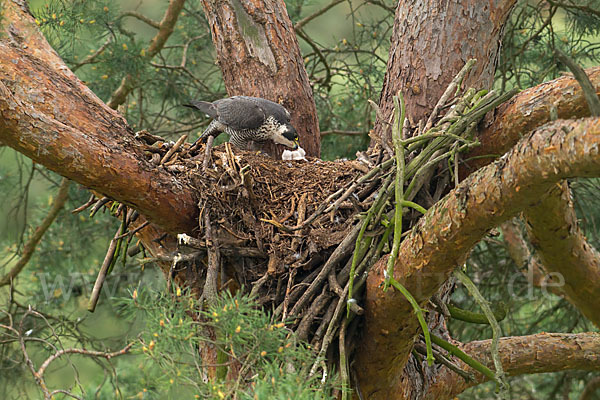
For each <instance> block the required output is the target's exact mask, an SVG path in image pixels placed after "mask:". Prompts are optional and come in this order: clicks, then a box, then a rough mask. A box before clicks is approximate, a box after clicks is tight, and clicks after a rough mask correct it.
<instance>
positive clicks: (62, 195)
mask: <svg viewBox="0 0 600 400" xmlns="http://www.w3.org/2000/svg"><path fill="white" fill-rule="evenodd" d="M69 184H70V181H69V180H68V179H67V178H63V180H62V182H61V183H60V187H59V189H58V194H57V195H56V198H55V199H54V201H53V202H52V207H51V208H50V211H49V212H48V214H47V215H46V217H44V220H43V221H42V223H41V224H40V226H38V227H37V228H36V229H35V231H34V232H33V235H31V237H30V238H29V240H28V241H27V243H25V246H24V247H23V254H21V257H20V258H19V260H18V261H17V263H16V264H15V265H14V266H13V267H12V268H11V270H10V271H8V273H7V274H6V275H4V276H2V277H0V287H2V286H6V285H8V284H9V283H11V282H12V280H13V279H15V278H16V277H17V275H19V273H20V272H21V271H22V270H23V268H25V266H26V265H27V263H28V262H29V260H30V259H31V256H33V253H34V252H35V248H36V247H37V245H38V243H39V242H40V240H42V237H43V236H44V233H46V231H47V230H48V228H49V227H50V225H52V222H54V220H55V219H56V217H57V216H58V213H59V211H60V210H61V209H62V208H63V206H64V205H65V203H66V202H67V199H68V198H69V196H68V195H69Z"/></svg>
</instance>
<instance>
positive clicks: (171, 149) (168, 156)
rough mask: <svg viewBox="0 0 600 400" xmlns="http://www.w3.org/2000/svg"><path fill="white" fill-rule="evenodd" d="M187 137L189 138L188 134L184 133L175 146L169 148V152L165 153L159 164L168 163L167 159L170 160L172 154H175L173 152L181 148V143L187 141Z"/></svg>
mask: <svg viewBox="0 0 600 400" xmlns="http://www.w3.org/2000/svg"><path fill="white" fill-rule="evenodd" d="M185 139H187V135H183V136H181V137H180V138H179V140H177V142H175V144H174V145H173V147H171V148H170V149H169V151H167V154H165V156H164V157H163V158H162V159H161V160H160V163H159V165H162V164H164V163H166V162H167V161H169V159H170V158H171V156H172V155H173V153H175V152H176V151H177V149H179V147H181V145H182V144H183V142H185Z"/></svg>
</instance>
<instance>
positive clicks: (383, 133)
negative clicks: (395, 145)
mask: <svg viewBox="0 0 600 400" xmlns="http://www.w3.org/2000/svg"><path fill="white" fill-rule="evenodd" d="M515 3H516V1H515V0H502V1H499V2H482V1H477V0H469V1H460V0H451V1H447V0H427V1H423V2H414V1H400V2H398V7H397V8H396V16H395V22H394V30H393V32H392V39H391V41H392V44H391V48H390V53H389V58H388V63H387V71H386V75H385V79H384V82H383V89H382V92H381V98H380V100H379V106H380V110H381V115H382V118H378V119H377V121H376V123H375V135H377V136H378V137H380V138H384V139H385V138H387V140H391V139H390V138H391V136H390V133H389V132H388V131H389V125H388V122H389V120H390V117H391V115H392V110H393V107H394V105H393V102H392V96H395V95H396V94H397V93H398V91H402V92H403V93H404V96H405V101H406V115H407V118H408V119H409V121H411V122H413V123H417V122H418V121H419V120H421V119H423V118H425V119H427V117H428V116H429V114H430V113H431V111H432V110H433V107H434V106H435V104H436V103H437V101H438V99H439V98H440V96H441V95H442V93H443V92H444V90H445V89H446V87H447V86H448V84H449V83H450V81H451V80H452V78H454V77H455V76H456V74H457V73H458V71H460V69H461V68H462V67H463V66H464V64H465V62H466V61H467V60H468V59H470V58H475V59H477V60H478V63H477V64H476V66H475V68H474V69H473V70H472V71H471V73H470V74H469V76H468V77H467V79H466V81H465V84H466V85H467V86H472V87H476V88H482V89H489V88H490V87H491V85H492V81H493V78H494V72H495V69H496V64H497V60H498V55H499V48H500V39H501V35H502V28H503V26H504V23H505V22H506V19H507V18H508V15H509V13H510V10H511V9H512V7H513V5H514V4H515Z"/></svg>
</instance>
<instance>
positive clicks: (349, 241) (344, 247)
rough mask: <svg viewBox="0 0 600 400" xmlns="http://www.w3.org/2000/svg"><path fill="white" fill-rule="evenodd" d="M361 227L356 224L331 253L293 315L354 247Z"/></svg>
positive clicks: (295, 306)
mask: <svg viewBox="0 0 600 400" xmlns="http://www.w3.org/2000/svg"><path fill="white" fill-rule="evenodd" d="M360 228H361V224H356V225H354V226H353V227H352V229H351V230H350V232H349V233H348V234H347V235H346V237H345V238H344V240H342V242H341V243H340V244H339V245H338V247H337V248H336V249H335V250H334V251H333V253H331V256H329V259H328V260H327V262H326V263H325V265H324V266H323V268H322V269H321V271H320V272H319V275H317V277H316V279H315V280H314V281H313V282H312V283H311V284H310V286H309V287H308V289H306V292H304V294H303V295H302V297H301V298H300V300H298V302H297V303H296V304H295V305H294V308H292V311H291V313H290V314H291V315H296V314H297V313H298V311H300V310H301V309H302V307H304V305H305V304H306V302H307V301H308V300H310V298H311V297H312V296H313V294H314V292H316V291H317V289H318V288H319V287H320V285H321V283H323V280H324V279H325V278H326V277H327V276H328V275H329V271H330V270H331V268H333V267H334V266H335V265H337V264H338V263H339V262H340V261H341V260H342V259H343V258H344V257H346V255H347V253H348V251H349V250H350V249H351V248H352V246H353V245H354V242H355V241H356V237H357V236H358V232H359V231H360Z"/></svg>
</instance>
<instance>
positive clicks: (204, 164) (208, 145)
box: [202, 135, 215, 171]
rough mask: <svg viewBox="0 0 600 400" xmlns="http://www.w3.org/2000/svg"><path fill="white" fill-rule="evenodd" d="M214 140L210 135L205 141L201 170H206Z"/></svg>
mask: <svg viewBox="0 0 600 400" xmlns="http://www.w3.org/2000/svg"><path fill="white" fill-rule="evenodd" d="M214 142H215V137H214V136H212V135H210V136H209V137H208V140H207V141H206V148H205V149H204V161H202V171H206V169H207V168H208V165H209V164H210V161H211V158H212V147H213V143H214Z"/></svg>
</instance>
